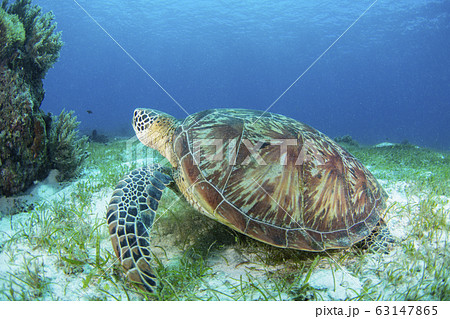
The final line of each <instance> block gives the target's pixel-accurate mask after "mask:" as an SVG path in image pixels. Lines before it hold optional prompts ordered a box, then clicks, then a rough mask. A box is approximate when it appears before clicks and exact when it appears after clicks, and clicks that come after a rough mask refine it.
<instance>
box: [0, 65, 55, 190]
mask: <svg viewBox="0 0 450 319" xmlns="http://www.w3.org/2000/svg"><path fill="white" fill-rule="evenodd" d="M34 109H35V105H34V103H33V99H32V96H31V93H30V90H29V86H28V84H27V83H25V82H24V81H23V80H22V79H21V77H20V76H18V74H17V73H16V72H14V71H11V70H8V69H5V68H3V67H0V118H1V119H2V121H1V122H0V194H5V195H11V194H14V193H17V192H20V191H22V190H24V189H25V188H27V187H28V186H30V185H31V184H32V183H33V181H35V180H36V179H41V178H44V177H45V176H46V174H47V173H48V170H47V168H46V166H47V163H48V154H47V145H46V139H47V138H46V135H47V127H48V124H49V117H48V116H47V115H44V114H43V113H42V112H34Z"/></svg>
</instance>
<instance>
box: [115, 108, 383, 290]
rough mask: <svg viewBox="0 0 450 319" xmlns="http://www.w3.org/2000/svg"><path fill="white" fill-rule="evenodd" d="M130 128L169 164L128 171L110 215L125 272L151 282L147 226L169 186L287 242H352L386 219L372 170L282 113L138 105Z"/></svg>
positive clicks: (262, 236) (319, 245)
mask: <svg viewBox="0 0 450 319" xmlns="http://www.w3.org/2000/svg"><path fill="white" fill-rule="evenodd" d="M133 127H134V130H135V132H136V135H137V137H138V138H139V140H140V141H141V142H142V143H143V144H144V145H146V146H148V147H151V148H154V149H156V150H157V151H159V152H160V153H161V154H162V155H163V156H164V157H165V158H166V159H167V160H168V161H169V162H170V164H171V166H172V167H171V168H170V167H166V166H161V165H151V166H149V167H144V168H140V169H135V170H133V171H132V172H131V173H130V174H128V175H127V176H125V178H124V179H123V180H121V181H120V182H119V184H118V185H117V187H116V189H115V190H114V193H113V195H112V198H111V202H110V204H109V207H108V212H107V221H108V224H109V232H110V234H111V240H112V244H113V247H114V250H115V252H116V255H117V257H118V258H119V260H120V261H121V263H122V265H123V267H124V268H125V270H126V272H127V277H128V278H129V280H131V281H134V282H137V283H140V284H142V285H143V286H144V287H145V288H146V289H148V290H150V291H151V290H152V289H153V288H154V287H155V285H156V282H155V276H154V275H153V273H152V270H151V266H150V260H151V252H150V243H149V231H150V229H151V227H152V224H153V221H154V218H155V212H156V210H157V208H158V202H159V200H160V198H161V196H162V191H163V190H164V188H165V187H171V188H172V189H177V190H178V191H179V192H181V193H182V194H183V195H184V197H185V198H186V199H187V201H188V202H189V203H190V204H191V205H192V206H193V207H195V208H196V209H197V210H198V211H200V212H201V213H203V214H205V215H206V216H208V217H210V218H212V219H214V220H216V221H219V222H220V223H222V224H225V225H227V226H229V227H231V228H232V229H234V230H236V231H238V232H241V233H243V234H245V235H247V236H250V237H252V238H254V239H257V240H259V241H262V242H264V243H267V244H270V245H273V246H277V247H282V248H292V249H298V250H305V251H324V250H327V249H336V248H347V247H350V246H351V245H353V244H354V243H356V242H359V241H361V240H363V239H365V238H366V237H368V236H369V235H371V233H372V232H373V231H374V229H376V228H378V225H385V224H384V222H383V220H382V216H383V214H384V212H385V209H386V198H387V195H386V193H385V192H384V191H383V189H382V188H381V187H380V185H379V184H378V182H377V181H376V179H375V178H374V177H373V175H372V174H371V173H370V172H369V171H368V170H367V169H366V168H365V167H364V166H363V165H362V164H361V163H360V162H359V161H358V160H357V159H356V158H355V157H353V156H352V155H351V154H350V153H348V152H347V151H346V150H344V149H343V148H342V147H341V146H339V145H338V144H337V143H335V142H334V141H333V140H332V139H330V138H328V137H327V136H325V135H324V134H322V133H320V132H319V131H317V130H315V129H314V128H312V127H310V126H308V125H305V124H302V123H300V122H298V121H296V120H293V119H291V118H288V117H286V116H283V115H279V114H274V113H269V112H261V111H256V110H244V109H212V110H206V111H202V112H199V113H196V114H192V115H190V116H188V117H187V118H186V119H184V120H183V121H179V120H177V119H175V118H174V117H172V116H171V115H168V114H166V113H164V112H160V111H157V110H151V109H142V108H139V109H136V110H135V111H134V118H133ZM386 229H387V228H386Z"/></svg>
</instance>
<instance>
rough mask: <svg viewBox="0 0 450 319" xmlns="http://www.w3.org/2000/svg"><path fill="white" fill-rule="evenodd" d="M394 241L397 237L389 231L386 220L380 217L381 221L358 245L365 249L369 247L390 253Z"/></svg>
mask: <svg viewBox="0 0 450 319" xmlns="http://www.w3.org/2000/svg"><path fill="white" fill-rule="evenodd" d="M394 242H395V239H394V237H392V235H391V233H390V232H389V228H388V227H387V225H386V222H385V221H384V220H383V219H380V222H379V223H378V224H377V226H375V228H374V229H373V231H372V233H371V234H370V235H369V236H368V237H366V238H365V239H363V240H362V241H360V242H359V243H358V245H359V246H360V247H361V248H363V249H369V250H372V251H374V252H379V253H388V251H389V249H390V248H391V246H392V244H393V243H394Z"/></svg>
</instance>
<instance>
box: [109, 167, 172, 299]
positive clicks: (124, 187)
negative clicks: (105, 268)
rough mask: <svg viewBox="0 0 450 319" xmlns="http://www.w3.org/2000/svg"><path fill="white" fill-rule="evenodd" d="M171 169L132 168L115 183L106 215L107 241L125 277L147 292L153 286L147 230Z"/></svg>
mask: <svg viewBox="0 0 450 319" xmlns="http://www.w3.org/2000/svg"><path fill="white" fill-rule="evenodd" d="M171 183H173V179H172V176H171V170H170V169H169V168H164V167H162V166H160V165H153V166H149V167H143V168H139V169H135V170H133V171H132V172H131V173H129V174H128V175H126V176H125V177H124V178H123V179H122V180H121V181H120V182H119V183H118V184H117V186H116V189H115V190H114V192H113V194H112V197H111V201H110V202H109V207H108V212H107V214H106V218H107V221H108V225H109V233H110V236H111V242H112V245H113V248H114V251H115V252H116V255H117V258H118V259H119V260H120V262H121V264H122V266H123V267H124V268H125V271H126V275H127V278H128V279H129V280H130V281H132V282H135V283H138V284H141V285H143V286H144V287H145V289H147V290H148V291H153V288H154V287H155V286H156V281H155V279H156V277H155V275H154V274H153V272H152V267H151V265H150V261H151V252H150V237H149V235H150V230H151V228H152V226H153V221H154V220H155V215H156V210H157V208H158V203H159V200H160V199H161V195H162V191H163V190H164V188H166V187H167V186H169V185H170V184H171Z"/></svg>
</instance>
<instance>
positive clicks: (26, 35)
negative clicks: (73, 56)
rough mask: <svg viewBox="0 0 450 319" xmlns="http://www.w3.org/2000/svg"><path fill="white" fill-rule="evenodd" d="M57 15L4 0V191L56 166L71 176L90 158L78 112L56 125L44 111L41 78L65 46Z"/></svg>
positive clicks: (22, 0) (0, 170) (0, 189)
mask: <svg viewBox="0 0 450 319" xmlns="http://www.w3.org/2000/svg"><path fill="white" fill-rule="evenodd" d="M53 19H54V16H53V14H52V13H51V12H48V13H42V10H41V8H40V7H38V6H33V5H31V0H17V1H15V2H14V3H12V4H11V5H9V4H8V1H7V0H3V1H2V2H1V5H0V118H1V119H2V120H1V122H0V195H6V196H9V195H12V194H15V193H18V192H21V191H23V190H25V189H26V188H28V187H29V186H30V185H31V184H32V183H33V182H34V181H36V180H40V179H43V178H45V177H46V176H47V175H48V172H49V171H50V169H52V168H58V169H60V170H61V171H62V172H61V173H62V174H61V178H62V179H65V178H69V177H71V176H73V175H74V174H76V172H77V167H78V165H80V164H81V162H82V161H83V159H84V158H85V157H86V156H85V154H84V149H85V147H86V138H82V139H78V138H77V135H78V131H77V130H76V128H77V126H78V122H76V118H75V117H73V113H72V112H69V113H65V112H63V113H61V115H60V116H59V117H58V118H55V120H54V121H53V124H52V118H51V116H50V115H46V114H45V113H44V112H43V111H42V110H40V106H41V103H42V100H43V99H44V88H43V83H42V80H43V79H44V77H45V75H46V73H47V71H48V70H49V69H50V68H51V67H52V66H53V64H54V63H55V62H56V61H57V59H58V57H59V51H60V49H61V47H62V45H63V43H62V41H61V32H56V31H55V30H56V23H54V22H53Z"/></svg>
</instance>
